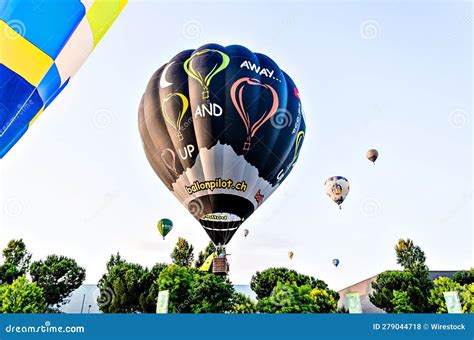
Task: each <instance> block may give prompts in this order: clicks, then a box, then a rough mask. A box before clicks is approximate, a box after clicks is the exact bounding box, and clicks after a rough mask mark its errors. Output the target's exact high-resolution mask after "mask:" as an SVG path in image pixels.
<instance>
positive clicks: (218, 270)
mask: <svg viewBox="0 0 474 340" xmlns="http://www.w3.org/2000/svg"><path fill="white" fill-rule="evenodd" d="M228 272H229V264H228V262H227V258H225V257H217V258H215V259H214V260H212V273H213V274H217V275H227V273H228Z"/></svg>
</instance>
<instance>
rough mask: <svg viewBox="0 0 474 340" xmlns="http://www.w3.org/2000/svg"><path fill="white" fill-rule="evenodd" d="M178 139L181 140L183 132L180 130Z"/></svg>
mask: <svg viewBox="0 0 474 340" xmlns="http://www.w3.org/2000/svg"><path fill="white" fill-rule="evenodd" d="M177 135H178V140H183V138H184V137H183V134H182V133H181V131H178V134H177Z"/></svg>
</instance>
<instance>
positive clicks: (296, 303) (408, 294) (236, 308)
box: [0, 238, 474, 313]
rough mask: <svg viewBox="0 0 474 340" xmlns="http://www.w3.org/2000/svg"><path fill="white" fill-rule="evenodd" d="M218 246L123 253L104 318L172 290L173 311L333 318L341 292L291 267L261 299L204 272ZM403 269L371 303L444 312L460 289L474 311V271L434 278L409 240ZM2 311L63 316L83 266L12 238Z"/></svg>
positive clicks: (0, 269)
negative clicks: (138, 258) (162, 253)
mask: <svg viewBox="0 0 474 340" xmlns="http://www.w3.org/2000/svg"><path fill="white" fill-rule="evenodd" d="M215 250H216V249H215V247H214V245H213V244H212V243H209V245H208V246H207V247H206V249H204V250H203V251H201V252H200V253H199V254H198V257H197V259H196V260H195V259H194V247H193V246H192V245H191V244H189V243H188V242H187V241H186V240H185V239H182V238H180V239H179V240H178V242H177V244H176V247H175V248H174V249H173V252H172V253H171V259H172V264H166V263H158V264H156V265H154V266H153V267H151V268H147V267H143V266H142V265H140V264H137V263H131V262H128V261H126V260H125V259H124V258H122V256H121V255H120V254H119V253H117V254H115V255H112V256H111V257H110V259H109V261H108V262H107V266H106V272H105V273H104V275H103V276H102V278H101V279H100V281H99V283H98V287H99V289H100V296H99V298H98V301H97V302H98V305H99V308H100V310H101V311H102V312H104V313H155V311H156V301H157V297H158V292H159V291H163V290H168V291H169V293H170V303H169V312H170V313H257V312H259V313H335V312H346V311H345V310H344V309H342V310H338V309H337V301H338V300H339V294H338V293H337V292H335V291H333V290H331V289H330V288H329V287H328V285H327V284H326V283H325V282H324V281H322V280H319V279H317V278H315V277H312V276H308V275H304V274H301V273H298V272H296V271H294V270H290V269H287V268H269V269H267V270H264V271H262V272H257V273H256V274H255V275H253V277H252V279H251V282H250V287H251V289H252V290H253V291H254V293H255V295H256V301H254V300H252V299H251V298H249V297H248V296H246V295H244V294H242V293H239V292H237V291H236V290H235V287H234V286H233V285H232V283H231V282H230V281H229V279H228V278H227V277H225V276H218V275H214V274H212V273H210V272H202V271H200V270H199V269H198V268H199V267H200V266H201V265H202V264H203V263H204V261H205V259H206V258H207V257H208V256H209V255H210V254H212V253H213V252H214V251H215ZM395 252H396V256H397V262H398V264H400V265H401V266H402V268H403V270H401V271H399V270H396V271H395V270H392V271H386V272H383V273H381V274H380V275H379V276H378V277H377V279H376V280H375V281H374V282H373V283H372V288H373V293H372V294H371V295H370V297H369V298H370V301H371V302H372V303H373V304H374V305H376V306H378V307H379V308H381V309H383V310H384V311H386V312H387V313H446V312H447V307H446V304H445V300H444V296H443V293H444V292H447V291H457V292H458V294H459V296H460V299H461V303H462V307H463V312H465V313H474V270H469V271H462V272H459V273H456V275H454V277H453V278H452V279H450V278H446V277H440V278H437V279H436V280H434V281H432V280H431V279H430V275H429V269H428V267H427V265H426V263H425V262H426V256H425V254H424V252H423V251H422V250H421V248H420V247H418V246H416V245H415V244H414V243H413V241H411V240H400V241H399V242H398V244H397V245H396V247H395ZM2 256H3V264H2V265H0V312H3V313H43V312H58V311H59V308H60V307H61V306H62V305H64V304H65V303H67V302H69V297H70V295H71V293H72V292H73V291H74V290H75V289H77V288H78V287H79V286H80V285H81V284H82V283H83V281H84V279H85V269H84V268H82V267H80V266H79V265H78V264H77V263H76V261H75V260H73V259H70V258H67V257H65V256H59V255H50V256H48V257H47V258H46V259H44V260H39V261H34V262H32V261H31V258H32V255H31V254H30V253H29V252H28V250H27V248H26V246H25V244H24V242H23V241H22V240H12V241H10V242H9V243H8V245H7V247H6V248H5V249H4V250H3V252H2Z"/></svg>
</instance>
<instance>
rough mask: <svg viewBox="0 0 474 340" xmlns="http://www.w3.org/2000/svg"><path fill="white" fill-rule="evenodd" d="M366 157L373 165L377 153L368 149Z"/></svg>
mask: <svg viewBox="0 0 474 340" xmlns="http://www.w3.org/2000/svg"><path fill="white" fill-rule="evenodd" d="M366 157H367V159H368V160H369V161H371V162H372V163H374V164H375V161H376V160H377V158H378V157H379V152H378V151H377V150H375V149H370V150H369V151H367V154H366Z"/></svg>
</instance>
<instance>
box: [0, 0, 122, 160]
mask: <svg viewBox="0 0 474 340" xmlns="http://www.w3.org/2000/svg"><path fill="white" fill-rule="evenodd" d="M126 3H127V0H95V1H94V0H87V1H86V0H81V1H79V0H48V1H35V0H9V1H8V0H7V1H6V2H5V1H3V2H2V1H1V0H0V84H1V85H0V158H2V157H3V156H4V155H5V154H6V153H7V152H8V151H9V150H10V149H11V147H12V146H13V145H14V144H15V143H16V142H17V141H18V140H19V139H20V138H21V136H23V134H24V133H25V132H26V130H27V129H28V128H29V126H30V125H31V124H32V123H33V122H34V121H35V119H36V118H37V117H38V116H39V115H40V114H41V112H43V110H44V109H45V108H46V107H48V105H49V104H50V103H51V102H52V101H53V100H54V99H55V98H56V96H57V95H58V94H59V93H60V92H61V91H62V90H63V89H64V87H65V86H66V85H67V84H68V82H69V79H70V78H71V77H72V76H73V75H74V73H76V71H77V70H78V69H79V67H80V66H81V65H82V63H83V62H84V61H85V60H86V58H87V57H88V55H89V54H90V53H91V52H92V50H93V49H94V48H95V46H96V45H97V44H98V42H99V41H100V39H102V37H103V35H104V34H105V33H106V32H107V30H108V29H109V27H110V26H111V25H112V23H113V22H114V20H115V18H116V17H117V16H118V15H119V14H120V12H121V11H122V9H123V7H124V6H125V4H126Z"/></svg>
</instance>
